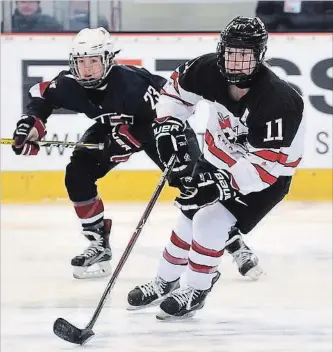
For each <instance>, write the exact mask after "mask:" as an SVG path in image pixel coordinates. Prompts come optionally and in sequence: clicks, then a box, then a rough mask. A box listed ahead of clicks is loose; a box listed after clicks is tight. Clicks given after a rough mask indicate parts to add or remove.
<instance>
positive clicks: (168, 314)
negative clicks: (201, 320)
mask: <svg viewBox="0 0 333 352" xmlns="http://www.w3.org/2000/svg"><path fill="white" fill-rule="evenodd" d="M220 275H221V274H220V273H219V272H218V271H217V272H216V275H215V277H214V278H213V280H212V285H211V287H210V288H209V289H208V290H196V289H194V288H193V287H190V286H186V287H184V288H179V289H177V290H175V291H173V292H172V293H171V295H170V296H169V297H167V298H165V299H164V300H163V301H162V303H161V304H160V312H159V313H158V314H157V315H156V318H157V319H158V320H182V319H187V318H191V317H193V316H194V314H195V313H196V312H197V310H199V309H201V308H203V306H204V305H205V300H206V297H207V295H208V293H209V292H210V291H211V290H212V288H213V287H214V285H215V283H216V281H217V280H218V279H219V278H220Z"/></svg>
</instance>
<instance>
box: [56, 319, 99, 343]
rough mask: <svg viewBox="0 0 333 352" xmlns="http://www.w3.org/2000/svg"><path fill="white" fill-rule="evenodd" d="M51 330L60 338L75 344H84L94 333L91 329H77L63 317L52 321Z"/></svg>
mask: <svg viewBox="0 0 333 352" xmlns="http://www.w3.org/2000/svg"><path fill="white" fill-rule="evenodd" d="M53 332H54V333H55V334H56V335H57V336H58V337H60V338H61V339H63V340H65V341H68V342H71V343H75V344H77V345H84V344H85V343H86V342H88V340H90V339H91V338H92V337H93V336H94V335H95V334H94V332H93V331H92V330H91V329H79V328H77V327H76V326H74V325H72V324H71V323H69V322H68V321H67V320H65V319H63V318H58V319H57V320H56V321H55V322H54V325H53Z"/></svg>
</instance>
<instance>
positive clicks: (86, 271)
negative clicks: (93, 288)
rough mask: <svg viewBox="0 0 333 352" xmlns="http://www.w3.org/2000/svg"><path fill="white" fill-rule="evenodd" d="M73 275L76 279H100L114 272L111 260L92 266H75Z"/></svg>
mask: <svg viewBox="0 0 333 352" xmlns="http://www.w3.org/2000/svg"><path fill="white" fill-rule="evenodd" d="M73 268H74V271H73V277H74V278H75V279H80V280H82V279H83V280H85V279H98V278H102V277H106V276H109V275H111V274H112V268H111V265H110V262H108V261H107V262H100V263H95V264H93V265H91V266H74V267H73Z"/></svg>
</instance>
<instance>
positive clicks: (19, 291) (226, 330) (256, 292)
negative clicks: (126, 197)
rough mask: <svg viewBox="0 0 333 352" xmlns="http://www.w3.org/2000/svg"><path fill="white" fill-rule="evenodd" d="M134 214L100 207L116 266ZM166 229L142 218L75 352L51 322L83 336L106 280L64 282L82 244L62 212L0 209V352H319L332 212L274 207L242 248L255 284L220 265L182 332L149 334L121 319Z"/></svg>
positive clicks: (167, 218) (141, 316)
mask: <svg viewBox="0 0 333 352" xmlns="http://www.w3.org/2000/svg"><path fill="white" fill-rule="evenodd" d="M144 207H145V204H137V205H133V204H121V205H119V204H106V215H108V216H111V217H112V218H113V220H114V227H113V230H112V246H113V251H114V259H113V267H115V266H116V263H117V262H118V259H119V257H120V255H121V254H122V252H123V249H124V248H125V246H126V244H127V242H128V240H129V238H130V236H131V235H132V232H133V230H134V228H135V226H136V224H137V222H138V220H139V218H140V217H141V214H142V211H143V209H144ZM176 217H177V209H175V208H173V207H172V206H171V205H169V204H166V205H165V204H164V205H158V206H156V208H155V209H154V210H153V212H152V214H151V217H150V219H149V221H148V223H147V224H146V226H145V228H144V230H143V232H142V233H141V235H140V238H139V240H138V242H137V244H136V246H135V248H134V250H133V252H132V253H131V255H130V258H129V260H128V262H127V263H126V264H125V267H124V270H123V272H121V274H120V276H119V278H118V281H117V283H116V285H115V287H114V289H113V291H112V293H111V297H110V298H109V301H108V303H107V305H106V306H105V308H104V309H103V311H102V313H101V316H100V318H99V319H98V321H97V323H96V326H95V328H94V331H95V333H96V336H95V337H94V338H93V339H92V340H91V341H90V342H88V344H87V345H85V346H83V347H79V346H75V345H71V344H69V343H68V342H65V341H62V340H60V339H59V338H58V337H56V336H55V335H54V334H53V332H52V325H53V322H54V320H55V319H56V318H57V317H64V318H65V319H68V320H69V321H70V322H72V323H74V324H76V325H77V326H78V327H84V325H86V323H87V322H88V321H89V320H90V318H91V315H92V313H93V311H94V309H95V307H96V305H97V303H98V301H99V299H100V296H101V294H102V292H103V290H104V288H105V286H106V283H107V281H108V278H104V279H99V280H98V281H87V280H86V281H79V280H75V279H74V278H72V271H71V267H70V259H71V258H72V256H74V255H76V254H78V253H79V252H81V251H82V250H83V249H84V247H85V246H86V241H85V240H84V238H83V236H81V235H80V233H79V232H80V227H79V225H78V223H77V221H76V217H75V214H74V211H73V209H72V207H71V206H70V205H69V204H67V203H65V204H59V205H58V204H57V205H50V204H45V205H2V206H1V303H2V307H1V335H2V336H1V352H18V351H19V352H36V351H43V352H54V351H80V350H81V349H82V351H85V352H90V351H96V352H106V351H108V352H139V351H140V352H163V351H165V352H166V351H168V352H296V351H297V352H330V351H332V204H331V203H311V202H308V203H294V202H285V203H283V204H281V205H280V206H278V207H277V208H276V209H275V210H274V211H273V212H272V213H271V214H270V215H269V216H268V217H267V218H266V219H265V220H264V221H263V222H262V223H261V224H260V225H258V226H257V228H256V229H255V230H254V231H253V233H252V234H251V235H249V236H247V237H245V240H246V241H247V243H248V244H250V245H251V246H252V247H253V248H254V249H255V251H256V253H257V254H258V256H259V258H260V261H261V265H262V267H263V268H264V270H265V271H266V273H267V276H266V277H265V278H264V279H263V280H261V281H258V282H250V281H248V280H247V279H246V278H243V277H241V276H240V275H239V274H238V272H237V270H236V267H235V264H234V263H232V258H231V257H230V256H229V255H227V254H226V255H225V256H224V257H223V259H222V263H221V266H220V271H221V272H222V276H221V279H220V280H219V282H218V283H217V284H216V286H215V288H214V290H213V291H212V293H211V294H210V295H209V296H208V298H207V303H206V306H205V308H204V309H203V310H201V311H200V312H198V313H197V315H196V316H195V317H194V318H193V319H192V320H188V321H182V322H173V323H170V322H159V321H156V319H155V312H156V311H157V308H150V309H149V310H146V311H140V312H128V311H126V309H125V307H126V298H127V292H128V291H129V290H130V289H132V288H133V287H134V286H135V285H136V284H141V283H144V282H146V281H147V280H150V278H151V277H152V276H154V274H155V269H156V264H157V261H158V258H159V255H160V253H161V250H162V249H163V246H164V243H165V242H166V241H167V239H168V237H169V234H170V231H171V229H172V226H173V224H175V221H176Z"/></svg>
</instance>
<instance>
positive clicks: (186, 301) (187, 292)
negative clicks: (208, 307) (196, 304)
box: [172, 286, 200, 310]
mask: <svg viewBox="0 0 333 352" xmlns="http://www.w3.org/2000/svg"><path fill="white" fill-rule="evenodd" d="M199 294H200V291H199V290H196V289H194V288H192V287H189V286H188V287H185V288H182V289H178V290H176V291H174V292H173V293H172V297H173V298H174V299H175V300H176V301H177V302H178V304H179V305H180V307H183V306H186V309H187V310H190V309H191V303H192V300H193V299H194V298H196V297H198V296H199Z"/></svg>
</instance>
